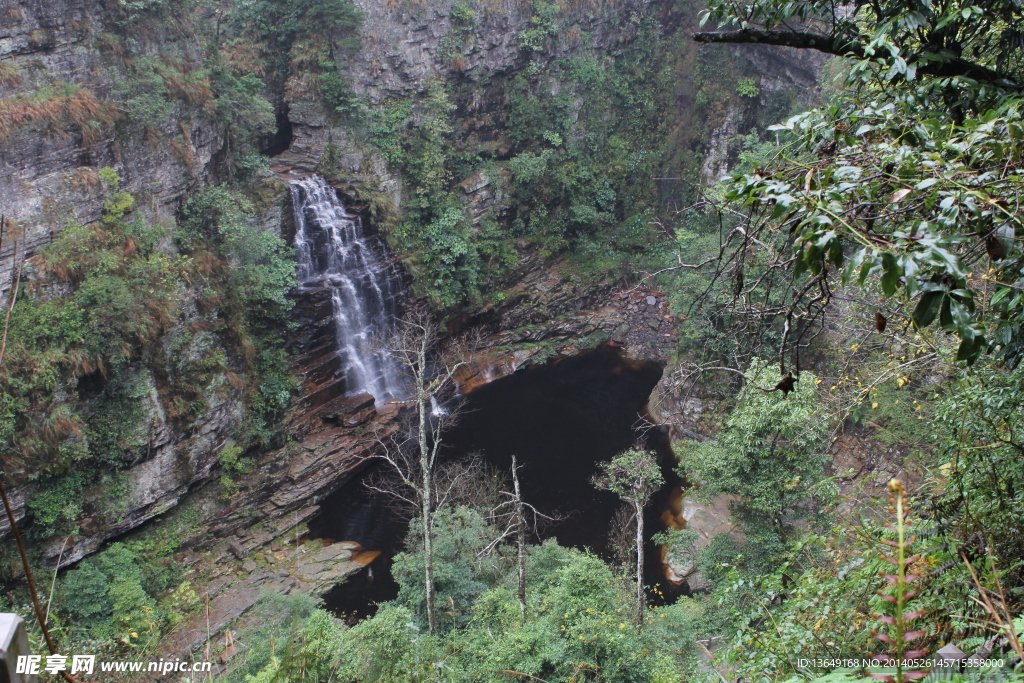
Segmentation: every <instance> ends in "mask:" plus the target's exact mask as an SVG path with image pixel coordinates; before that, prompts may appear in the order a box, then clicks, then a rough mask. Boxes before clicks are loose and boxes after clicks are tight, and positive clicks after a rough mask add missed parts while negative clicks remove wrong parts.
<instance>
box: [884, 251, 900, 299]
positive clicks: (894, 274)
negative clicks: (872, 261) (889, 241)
mask: <svg viewBox="0 0 1024 683" xmlns="http://www.w3.org/2000/svg"><path fill="white" fill-rule="evenodd" d="M882 270H883V273H882V293H883V294H885V295H886V296H892V295H893V294H895V293H896V286H897V285H898V284H899V279H900V276H901V275H902V274H903V269H902V268H900V267H899V263H898V262H897V261H896V257H895V256H894V255H892V254H890V253H889V252H885V253H883V254H882Z"/></svg>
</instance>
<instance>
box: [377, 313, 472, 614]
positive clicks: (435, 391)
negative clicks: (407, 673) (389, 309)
mask: <svg viewBox="0 0 1024 683" xmlns="http://www.w3.org/2000/svg"><path fill="white" fill-rule="evenodd" d="M441 340H442V334H441V329H440V327H439V326H438V324H437V323H436V322H435V321H434V320H433V318H431V317H430V314H429V313H426V312H421V311H415V312H413V313H411V314H410V315H408V316H406V317H405V318H404V319H402V320H399V321H398V323H397V328H396V329H395V331H394V334H393V336H392V337H391V338H390V339H388V340H387V341H386V345H387V349H388V351H389V352H390V354H391V356H392V358H394V360H395V361H396V362H397V363H398V364H399V365H400V366H401V367H402V368H403V369H404V370H405V372H406V376H407V381H408V390H409V394H410V397H409V398H408V399H406V400H405V401H404V402H403V403H404V404H405V405H408V406H411V407H412V409H413V410H412V412H411V415H410V417H411V423H410V424H409V425H408V426H407V428H406V429H405V430H402V431H399V432H395V433H392V434H389V435H387V436H383V435H382V436H381V438H379V439H378V443H379V444H380V446H381V448H382V450H381V452H380V453H378V454H377V455H376V456H375V457H377V458H380V459H381V460H383V461H384V462H385V463H387V465H388V466H389V468H390V470H391V471H392V472H393V473H394V474H395V475H396V476H397V478H398V480H399V485H398V486H394V485H390V484H386V483H383V482H376V483H371V484H370V486H371V488H373V489H374V490H377V491H381V492H384V493H387V494H390V495H392V496H394V497H395V498H397V499H398V500H400V501H402V502H404V503H406V504H408V505H409V506H411V507H412V508H413V509H415V510H416V511H417V512H418V514H419V517H420V523H421V525H422V531H423V533H422V543H423V585H424V590H425V593H426V613H427V614H426V616H427V626H428V628H429V629H430V633H431V634H433V633H436V632H437V607H436V590H435V584H434V517H435V513H436V511H437V510H439V509H440V508H442V507H444V506H445V505H447V504H448V503H449V502H451V501H452V500H453V497H454V496H455V495H456V494H457V493H458V492H459V490H460V487H461V485H462V483H463V482H464V481H466V480H467V479H469V478H471V476H472V472H473V468H472V467H470V468H448V469H447V470H446V471H445V474H446V476H444V477H443V478H439V476H438V475H439V464H440V463H439V456H440V454H441V444H442V439H441V437H442V433H443V432H444V430H445V429H447V428H448V427H450V426H451V425H452V424H454V422H455V420H456V418H457V416H458V405H457V404H455V403H454V402H451V403H449V401H448V399H451V398H452V397H453V396H454V391H455V388H456V381H455V374H456V372H457V371H458V369H459V368H460V367H462V366H463V365H464V364H465V362H466V361H465V360H464V359H465V358H466V357H467V356H468V353H469V351H470V348H469V347H470V345H471V344H469V343H462V344H459V343H451V344H448V345H447V346H446V347H445V348H444V349H443V350H442V349H440V343H441ZM439 484H441V485H440V486H439Z"/></svg>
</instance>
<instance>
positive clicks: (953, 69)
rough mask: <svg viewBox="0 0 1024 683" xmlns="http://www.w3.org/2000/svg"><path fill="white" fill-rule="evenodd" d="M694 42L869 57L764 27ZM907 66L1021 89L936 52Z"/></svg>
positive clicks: (842, 45)
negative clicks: (778, 47)
mask: <svg viewBox="0 0 1024 683" xmlns="http://www.w3.org/2000/svg"><path fill="white" fill-rule="evenodd" d="M693 39H694V40H695V41H696V42H698V43H737V44H758V45H779V46H782V47H793V48H797V49H803V50H817V51H818V52H824V53H825V54H829V55H837V56H839V57H856V58H857V59H866V58H870V57H871V56H872V55H869V54H868V52H867V48H865V46H864V45H862V44H860V43H857V42H854V41H851V40H846V39H844V38H838V37H832V36H826V35H822V34H820V33H809V32H807V31H779V30H775V29H764V28H744V29H739V30H736V31H704V32H700V33H694V34H693ZM907 63H908V64H917V65H918V66H917V73H919V74H923V75H928V76H935V77H937V78H951V77H953V76H964V77H967V78H971V79H974V80H976V81H985V82H988V83H1000V84H1002V85H1004V86H1006V87H1009V88H1013V89H1020V88H1021V85H1020V84H1019V83H1017V82H1016V81H1014V80H1013V79H1011V78H1009V77H1007V76H1005V75H1003V74H1001V73H999V72H998V71H995V70H993V69H990V68H988V67H987V66H982V65H981V64H975V63H974V62H969V61H967V60H966V59H961V58H959V57H955V58H952V59H950V58H949V57H947V56H945V55H940V54H938V53H935V52H920V53H917V54H913V55H910V56H909V57H907Z"/></svg>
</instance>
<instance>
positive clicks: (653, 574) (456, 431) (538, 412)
mask: <svg viewBox="0 0 1024 683" xmlns="http://www.w3.org/2000/svg"><path fill="white" fill-rule="evenodd" d="M661 373H662V366H661V365H660V364H659V363H655V362H637V361H630V360H628V359H625V358H623V357H622V355H621V352H620V351H619V350H618V349H614V348H611V347H607V346H602V347H599V348H598V349H595V350H593V351H589V352H585V353H582V354H579V355H577V356H573V357H569V358H564V359H560V360H558V361H557V362H553V363H548V364H545V365H539V366H530V367H527V368H524V369H521V370H519V371H518V372H515V373H513V374H512V375H509V376H508V377H504V378H501V379H498V380H495V381H493V382H491V383H490V384H487V385H485V386H482V387H480V388H479V389H477V390H476V391H474V392H473V393H472V394H471V395H470V396H468V397H467V399H466V401H465V405H464V410H463V412H462V417H461V418H460V420H459V422H458V424H457V425H456V426H455V427H453V428H452V429H451V430H449V431H448V432H447V433H446V434H445V435H444V442H445V451H444V453H445V457H449V458H457V457H462V456H465V455H467V454H469V453H477V452H479V453H480V454H481V455H482V456H483V458H484V459H485V460H486V461H487V462H488V463H489V464H491V465H492V466H493V467H495V468H497V469H499V470H502V471H506V472H507V471H508V470H509V468H510V467H511V460H512V456H513V455H516V456H517V458H518V459H519V462H520V463H522V465H523V468H522V470H521V472H520V479H521V483H522V490H523V493H524V498H525V499H526V500H527V501H528V502H529V503H531V504H532V505H534V506H536V507H537V508H538V509H539V510H540V511H542V512H548V513H559V514H560V515H561V516H562V520H561V521H559V522H558V523H556V524H553V525H551V526H549V527H547V528H545V529H544V530H543V532H542V536H543V537H545V538H550V537H554V538H556V539H558V542H559V543H561V544H563V545H567V546H572V547H577V548H589V549H591V550H593V551H595V552H598V553H600V554H601V555H603V556H605V557H609V556H610V550H609V548H608V547H607V543H608V530H609V525H610V523H611V520H612V517H613V516H614V514H615V511H616V510H617V509H618V508H619V507H620V505H621V502H620V501H619V500H618V498H617V497H616V496H615V495H614V494H612V493H609V492H606V491H599V490H597V489H596V488H594V486H593V485H592V484H591V479H592V477H593V476H594V475H595V474H596V473H597V463H599V462H601V461H604V460H608V459H610V458H611V457H613V456H614V455H615V454H617V453H619V452H621V451H623V450H625V449H627V448H629V447H630V446H632V445H633V444H635V443H637V442H638V441H639V442H641V443H643V444H644V445H645V446H647V447H648V448H652V449H654V450H655V452H656V453H658V454H659V458H660V460H661V462H662V470H663V472H664V473H665V475H666V479H667V481H668V485H667V486H666V487H665V488H664V489H663V490H662V491H660V492H659V493H658V494H657V495H656V496H655V500H654V501H652V504H651V505H650V506H649V508H648V511H647V514H646V515H645V523H646V527H647V530H648V534H647V535H648V537H650V535H653V534H654V533H656V532H657V531H660V530H662V523H661V521H660V519H659V513H660V510H661V509H663V508H664V506H665V504H666V501H667V497H668V493H669V490H670V489H671V487H673V486H675V485H676V484H678V478H677V477H676V476H675V474H674V473H673V471H672V463H671V456H670V454H671V451H670V449H668V447H667V441H665V437H664V435H663V433H662V431H661V430H659V429H658V428H656V427H653V426H652V425H651V424H650V423H649V422H647V421H646V420H645V419H644V415H645V405H646V404H647V400H648V398H649V397H650V394H651V391H652V390H653V389H654V386H655V385H656V384H657V383H658V381H659V380H660V379H661ZM378 495H379V494H378ZM323 509H324V513H322V514H321V515H320V516H319V517H318V518H316V519H315V520H313V521H312V522H311V523H310V530H311V534H312V535H313V536H315V537H329V538H333V539H335V540H346V541H356V542H358V543H360V544H362V545H363V546H364V547H365V548H367V549H368V550H380V551H381V556H380V557H379V558H378V559H377V560H375V561H374V562H373V563H371V565H369V568H368V569H367V570H364V571H363V572H360V574H359V575H357V576H356V577H354V578H353V579H350V580H349V581H348V582H347V583H345V584H343V585H341V586H339V587H337V588H335V589H334V590H332V591H331V592H330V593H329V594H328V595H327V596H326V604H327V606H328V608H329V609H331V610H332V611H334V612H335V613H338V614H342V613H344V614H346V615H352V616H353V617H354V618H361V617H364V616H366V615H368V614H371V613H372V612H373V610H374V605H375V603H377V602H380V601H384V600H389V599H392V598H394V597H395V595H397V591H398V586H397V584H396V583H395V582H394V580H393V579H392V578H391V575H390V572H389V571H388V568H389V561H390V560H389V558H390V557H391V555H393V554H394V553H395V552H397V551H398V550H400V549H401V547H400V545H401V539H402V538H403V536H404V534H405V530H406V524H405V522H404V521H403V520H402V519H401V517H400V515H397V514H395V513H394V512H393V510H392V509H391V508H389V507H388V505H387V502H386V501H385V500H382V499H380V498H379V497H374V496H373V495H371V494H370V492H369V491H367V490H366V489H365V487H363V486H362V485H361V484H360V483H359V482H358V481H354V482H352V483H351V484H349V485H348V486H346V487H345V488H344V489H342V490H341V491H339V492H338V493H336V494H335V495H334V496H332V497H331V498H330V499H328V500H327V501H325V503H324V504H323ZM645 557H646V564H647V569H648V571H647V583H648V585H653V584H656V583H660V584H662V585H661V589H662V594H664V595H665V596H667V599H672V598H673V597H674V595H675V594H676V593H678V591H677V590H673V589H672V587H670V586H667V585H665V584H666V582H665V581H664V577H663V576H662V574H661V567H660V562H659V555H658V549H657V548H656V547H655V546H654V545H653V544H651V543H650V542H648V544H647V548H646V552H645ZM652 598H654V599H656V600H659V601H660V600H661V599H662V598H661V597H660V596H657V595H654V596H652Z"/></svg>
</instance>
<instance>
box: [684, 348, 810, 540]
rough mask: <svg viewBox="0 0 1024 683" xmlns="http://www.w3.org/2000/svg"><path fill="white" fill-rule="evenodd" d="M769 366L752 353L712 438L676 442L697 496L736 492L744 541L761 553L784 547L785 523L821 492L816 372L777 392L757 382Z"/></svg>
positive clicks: (735, 506) (735, 508) (805, 510)
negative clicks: (784, 393) (734, 398)
mask: <svg viewBox="0 0 1024 683" xmlns="http://www.w3.org/2000/svg"><path fill="white" fill-rule="evenodd" d="M773 372H774V371H773V370H772V369H771V368H770V367H769V364H768V363H767V362H766V361H763V360H760V359H755V361H754V362H753V363H752V364H751V367H750V368H748V369H747V376H748V377H749V379H750V381H748V382H747V384H746V385H745V386H744V388H743V390H742V391H741V392H740V395H739V397H738V399H737V403H736V407H735V408H734V409H733V411H732V413H730V414H729V416H728V417H727V418H726V419H725V422H724V424H723V425H722V429H721V431H720V432H719V433H718V435H717V437H716V438H715V439H714V440H712V441H704V442H694V441H681V442H679V443H677V444H676V446H675V449H676V453H677V455H678V456H679V462H680V474H681V475H682V476H683V477H684V478H686V479H687V480H688V481H690V482H691V483H695V484H699V488H698V489H697V493H698V495H700V496H702V497H704V498H706V499H708V500H710V499H712V498H715V497H717V496H721V495H731V496H735V501H734V502H733V503H732V506H731V507H732V511H733V513H734V514H735V515H736V517H737V518H738V519H739V521H741V522H742V523H743V524H744V526H745V527H746V532H747V537H748V540H750V541H751V544H750V545H751V546H752V547H753V546H756V550H757V551H758V554H760V555H763V556H764V557H765V558H766V559H768V560H770V559H771V558H773V557H774V556H776V555H777V554H778V553H780V552H782V551H783V549H784V547H785V545H784V543H783V541H785V540H786V537H787V535H788V534H787V531H788V530H789V527H790V523H791V522H792V521H793V520H794V519H796V518H799V517H806V516H807V514H808V513H809V512H810V511H811V510H812V509H813V508H812V506H813V505H814V504H815V503H816V502H818V501H819V500H821V499H824V498H825V496H823V495H822V494H823V493H825V491H823V490H821V489H820V488H819V483H820V482H821V480H822V478H823V476H824V472H823V469H822V467H823V465H824V462H825V457H824V455H822V447H823V446H824V443H823V441H822V439H823V437H824V435H825V426H826V425H825V419H824V417H823V416H822V415H821V405H820V403H819V401H818V397H817V393H816V391H815V389H814V387H815V381H814V380H815V378H814V376H813V375H812V374H810V373H808V372H804V373H803V374H802V375H801V380H800V382H798V383H797V386H796V388H795V389H794V391H793V392H792V393H791V394H790V395H789V397H788V398H783V397H782V395H781V393H779V392H765V391H761V390H760V387H759V386H758V385H759V384H763V383H767V380H768V378H770V377H772V376H774V375H773Z"/></svg>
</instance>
